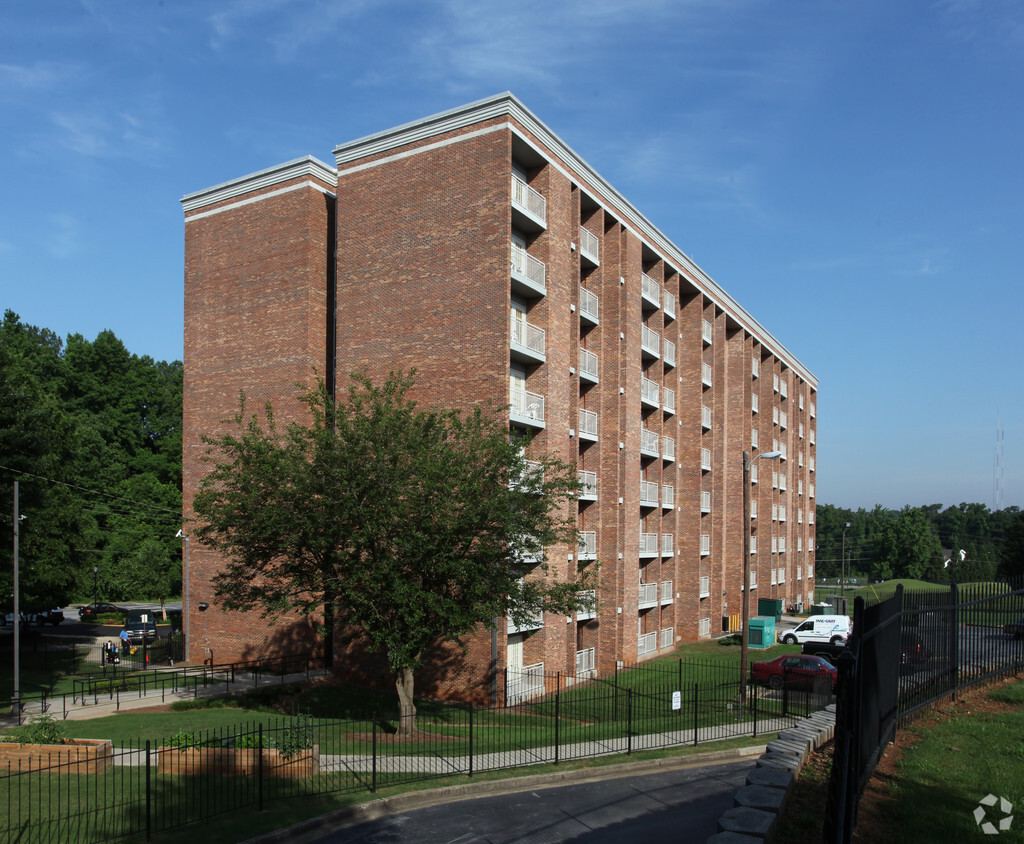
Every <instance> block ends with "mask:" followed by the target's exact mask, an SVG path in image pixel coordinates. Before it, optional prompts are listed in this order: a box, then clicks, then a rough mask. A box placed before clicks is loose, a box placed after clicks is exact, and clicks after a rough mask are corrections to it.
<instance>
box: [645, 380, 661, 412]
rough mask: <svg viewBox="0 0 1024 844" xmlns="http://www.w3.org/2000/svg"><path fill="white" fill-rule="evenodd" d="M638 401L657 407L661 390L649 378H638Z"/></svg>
mask: <svg viewBox="0 0 1024 844" xmlns="http://www.w3.org/2000/svg"><path fill="white" fill-rule="evenodd" d="M640 400H641V401H644V402H647V404H652V405H654V406H655V407H657V406H658V405H659V404H660V401H661V388H660V387H659V386H658V385H657V384H656V383H655V382H654V381H652V380H651V379H650V378H644V377H643V376H640Z"/></svg>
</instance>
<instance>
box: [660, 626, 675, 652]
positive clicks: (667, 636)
mask: <svg viewBox="0 0 1024 844" xmlns="http://www.w3.org/2000/svg"><path fill="white" fill-rule="evenodd" d="M675 643H676V631H675V628H674V627H666V628H664V629H663V630H662V631H661V634H660V637H659V642H658V645H659V647H660V649H661V650H666V649H668V648H671V647H672V646H673V645H674V644H675Z"/></svg>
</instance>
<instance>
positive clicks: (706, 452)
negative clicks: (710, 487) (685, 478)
mask: <svg viewBox="0 0 1024 844" xmlns="http://www.w3.org/2000/svg"><path fill="white" fill-rule="evenodd" d="M700 469H701V471H702V472H710V471H711V449H710V448H702V449H701V450H700Z"/></svg>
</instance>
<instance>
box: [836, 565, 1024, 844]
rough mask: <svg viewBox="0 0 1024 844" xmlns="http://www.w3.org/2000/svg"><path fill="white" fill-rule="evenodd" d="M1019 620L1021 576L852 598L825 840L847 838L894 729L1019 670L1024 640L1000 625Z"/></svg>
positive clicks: (1023, 666)
mask: <svg viewBox="0 0 1024 844" xmlns="http://www.w3.org/2000/svg"><path fill="white" fill-rule="evenodd" d="M1018 620H1024V588H1021V587H1020V585H1019V584H1016V585H1013V584H994V583H984V584H970V585H968V586H966V587H964V586H958V585H957V584H952V585H950V586H949V587H948V589H942V590H937V591H920V592H917V591H915V592H909V591H908V592H905V591H904V590H903V589H902V587H899V588H897V591H896V594H895V595H893V596H892V597H891V598H889V599H888V600H886V601H882V602H880V603H878V604H875V605H873V606H870V607H866V606H865V604H864V599H863V598H857V600H856V602H855V604H854V618H853V635H852V636H851V639H850V643H849V646H848V648H847V652H846V653H845V654H844V655H843V656H842V657H840V658H839V660H838V667H839V672H840V682H839V688H838V690H837V694H836V733H835V736H836V738H835V751H834V757H833V763H832V773H831V779H830V782H829V804H828V807H827V811H826V817H825V840H826V841H827V842H837V844H839V842H843V844H845V842H850V841H852V838H853V829H854V827H855V825H856V820H857V805H858V802H859V800H860V795H861V794H862V793H863V791H864V788H865V787H866V786H867V784H868V781H869V780H870V779H871V776H872V774H873V773H874V770H875V767H876V766H877V764H878V760H879V758H880V756H881V754H882V751H883V750H884V749H885V747H886V745H888V743H889V742H890V741H891V740H892V739H893V737H894V735H895V732H896V730H897V729H898V728H899V727H900V726H902V725H903V724H905V723H907V722H908V721H909V720H911V719H912V718H913V717H914V716H915V714H916V713H918V712H920V711H921V710H922V709H924V708H925V707H928V706H930V705H932V704H934V703H936V702H937V701H940V700H943V699H946V698H951V697H952V698H955V697H956V695H957V693H958V692H959V691H960V690H962V689H965V688H967V687H970V686H972V685H975V684H977V683H982V682H985V681H987V680H991V679H994V678H997V677H1001V676H1006V675H1009V674H1019V673H1021V672H1022V671H1024V638H1022V637H1019V636H1014V635H1012V634H1008V633H1006V632H1004V627H1005V625H1007V624H1009V623H1011V622H1016V621H1018Z"/></svg>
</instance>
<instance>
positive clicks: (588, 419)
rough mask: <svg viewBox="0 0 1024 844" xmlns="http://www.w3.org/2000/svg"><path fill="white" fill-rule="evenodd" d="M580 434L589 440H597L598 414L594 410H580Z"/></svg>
mask: <svg viewBox="0 0 1024 844" xmlns="http://www.w3.org/2000/svg"><path fill="white" fill-rule="evenodd" d="M578 415H579V422H578V425H579V433H580V436H581V437H583V438H585V439H589V440H596V439H597V414H596V413H595V412H594V411H593V410H584V409H583V408H582V407H581V408H580V410H579V414H578Z"/></svg>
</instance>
